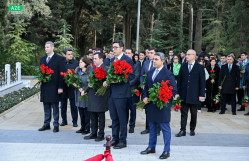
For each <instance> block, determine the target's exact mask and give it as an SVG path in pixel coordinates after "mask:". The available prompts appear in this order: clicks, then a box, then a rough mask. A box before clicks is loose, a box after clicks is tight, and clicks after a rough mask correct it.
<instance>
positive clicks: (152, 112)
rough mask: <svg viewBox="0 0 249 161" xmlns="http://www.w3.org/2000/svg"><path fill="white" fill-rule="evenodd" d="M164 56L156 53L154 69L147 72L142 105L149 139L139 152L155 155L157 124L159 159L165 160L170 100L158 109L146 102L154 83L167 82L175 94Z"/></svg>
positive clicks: (168, 153)
mask: <svg viewBox="0 0 249 161" xmlns="http://www.w3.org/2000/svg"><path fill="white" fill-rule="evenodd" d="M164 61H165V56H164V54H163V53H161V52H158V53H156V54H155V56H154V58H153V64H154V67H155V68H154V69H152V70H151V71H149V72H148V76H147V80H146V85H145V89H144V91H143V93H144V100H143V101H144V103H145V104H147V113H148V115H147V116H148V120H149V125H150V126H149V127H150V138H149V145H148V148H147V149H146V150H144V151H142V152H141V154H149V153H155V148H156V140H157V125H158V124H159V125H160V127H161V129H162V133H163V139H164V150H163V153H162V155H161V156H160V157H159V158H160V159H167V158H168V157H169V156H170V140H171V130H170V125H169V122H170V115H171V114H170V107H171V103H172V99H170V100H169V103H168V104H167V107H163V109H161V110H160V109H159V107H157V106H156V105H155V104H153V102H148V97H149V89H150V88H153V84H154V83H157V82H159V83H161V82H162V81H167V80H169V84H168V85H169V86H172V87H173V91H172V92H173V95H175V94H176V90H177V87H176V82H175V77H174V75H173V74H172V72H170V71H169V70H168V69H167V68H166V67H165V66H164Z"/></svg>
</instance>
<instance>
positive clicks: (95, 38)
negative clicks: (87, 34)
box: [94, 30, 97, 48]
mask: <svg viewBox="0 0 249 161" xmlns="http://www.w3.org/2000/svg"><path fill="white" fill-rule="evenodd" d="M96 46H97V32H96V30H94V47H95V48H96Z"/></svg>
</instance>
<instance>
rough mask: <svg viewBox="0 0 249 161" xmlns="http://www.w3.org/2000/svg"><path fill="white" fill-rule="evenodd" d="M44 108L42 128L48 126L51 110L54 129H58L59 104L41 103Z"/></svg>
mask: <svg viewBox="0 0 249 161" xmlns="http://www.w3.org/2000/svg"><path fill="white" fill-rule="evenodd" d="M43 108H44V124H43V125H44V126H49V125H50V122H51V114H52V109H53V118H54V122H53V125H54V127H59V102H51V103H47V102H43Z"/></svg>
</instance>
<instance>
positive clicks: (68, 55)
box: [60, 48, 79, 127]
mask: <svg viewBox="0 0 249 161" xmlns="http://www.w3.org/2000/svg"><path fill="white" fill-rule="evenodd" d="M63 55H64V57H65V60H64V65H65V68H66V70H68V69H70V70H71V69H73V70H75V69H76V67H77V66H79V62H78V61H77V60H75V59H73V51H72V49H70V48H66V49H64V50H63ZM68 99H69V101H70V108H71V110H70V111H71V116H72V122H73V127H77V126H78V125H77V120H78V110H77V107H76V106H75V96H74V87H73V86H72V85H71V86H67V84H66V83H65V82H64V84H63V93H62V98H61V118H62V123H61V124H60V126H65V125H67V100H68Z"/></svg>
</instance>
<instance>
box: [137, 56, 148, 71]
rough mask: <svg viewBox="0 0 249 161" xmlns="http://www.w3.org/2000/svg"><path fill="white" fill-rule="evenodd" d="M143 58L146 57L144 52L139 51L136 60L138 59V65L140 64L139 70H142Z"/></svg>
mask: <svg viewBox="0 0 249 161" xmlns="http://www.w3.org/2000/svg"><path fill="white" fill-rule="evenodd" d="M145 58H146V56H145V52H144V51H142V52H140V53H139V60H138V61H139V63H140V65H141V70H142V67H143V65H144V62H145V61H146V60H145Z"/></svg>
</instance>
